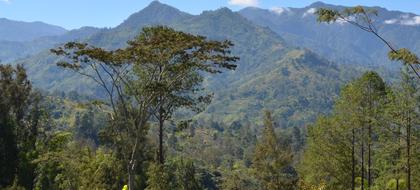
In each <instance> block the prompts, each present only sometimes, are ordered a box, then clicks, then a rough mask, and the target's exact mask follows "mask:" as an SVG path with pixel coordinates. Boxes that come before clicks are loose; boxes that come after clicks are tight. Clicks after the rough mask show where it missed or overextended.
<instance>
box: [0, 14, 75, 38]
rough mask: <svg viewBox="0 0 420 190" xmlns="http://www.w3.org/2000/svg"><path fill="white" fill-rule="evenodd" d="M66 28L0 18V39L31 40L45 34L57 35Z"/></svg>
mask: <svg viewBox="0 0 420 190" xmlns="http://www.w3.org/2000/svg"><path fill="white" fill-rule="evenodd" d="M66 32H67V30H66V29H64V28H62V27H59V26H54V25H50V24H45V23H42V22H20V21H13V20H9V19H5V18H0V41H18V42H23V41H31V40H34V39H37V38H40V37H45V36H57V35H61V34H64V33H66Z"/></svg>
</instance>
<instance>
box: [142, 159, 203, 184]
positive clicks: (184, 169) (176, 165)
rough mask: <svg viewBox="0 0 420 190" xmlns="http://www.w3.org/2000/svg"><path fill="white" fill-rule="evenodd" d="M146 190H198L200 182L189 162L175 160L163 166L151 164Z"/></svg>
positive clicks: (191, 163) (192, 165)
mask: <svg viewBox="0 0 420 190" xmlns="http://www.w3.org/2000/svg"><path fill="white" fill-rule="evenodd" d="M147 174H148V175H147V176H148V181H147V184H148V185H147V188H146V189H148V190H170V189H180V190H196V189H197V190H199V189H203V188H202V187H201V181H200V179H199V176H198V173H197V168H196V167H195V166H194V164H193V162H192V161H191V160H188V159H187V160H186V159H183V158H175V159H172V160H168V161H167V162H166V163H165V164H164V165H162V164H160V163H151V164H150V166H149V169H148V172H147Z"/></svg>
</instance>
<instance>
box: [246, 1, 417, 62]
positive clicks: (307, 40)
mask: <svg viewBox="0 0 420 190" xmlns="http://www.w3.org/2000/svg"><path fill="white" fill-rule="evenodd" d="M319 7H328V8H332V9H337V10H341V9H344V8H345V7H343V6H335V5H330V4H325V3H322V2H316V3H313V4H311V5H309V6H307V7H304V8H276V9H272V10H266V9H259V8H245V9H243V10H241V11H239V13H240V14H241V15H242V16H244V17H246V18H247V19H249V20H251V21H252V22H254V23H256V24H258V25H260V26H263V27H269V28H270V29H272V30H273V31H275V32H276V33H277V34H279V35H280V36H282V37H283V38H284V39H285V40H286V41H287V42H288V43H289V44H291V45H293V46H297V47H304V48H309V49H312V50H314V51H315V52H316V53H318V54H320V55H322V56H325V57H327V58H328V59H330V60H332V61H335V62H337V63H345V64H361V65H364V66H385V67H387V68H398V67H399V65H397V64H394V63H391V62H390V61H388V60H387V52H388V49H387V47H385V45H384V44H382V43H381V42H380V41H378V40H377V39H376V38H375V37H374V36H372V35H371V34H369V33H366V32H363V31H361V30H359V29H358V28H356V27H354V26H351V25H349V24H347V23H342V22H337V23H333V24H329V25H327V24H320V23H318V22H317V21H316V16H315V15H314V14H313V13H314V12H315V11H316V9H317V8H319ZM371 8H373V9H376V10H378V17H377V18H375V24H376V25H377V26H378V31H379V33H380V34H382V35H383V36H384V37H385V38H386V39H388V40H389V41H391V42H392V44H393V45H394V46H395V47H407V48H410V49H413V50H415V51H416V52H420V49H419V47H420V46H419V45H420V44H419V42H418V41H410V40H409V39H418V38H419V37H420V30H419V29H420V23H419V22H418V21H417V20H416V19H417V18H419V16H418V15H415V14H412V13H404V12H399V11H390V10H387V9H384V8H380V7H371ZM401 34H404V35H401Z"/></svg>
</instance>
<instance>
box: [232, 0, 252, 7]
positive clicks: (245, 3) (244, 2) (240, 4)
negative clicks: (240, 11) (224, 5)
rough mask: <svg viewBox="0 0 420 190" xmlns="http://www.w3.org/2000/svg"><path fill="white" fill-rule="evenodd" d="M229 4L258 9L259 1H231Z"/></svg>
mask: <svg viewBox="0 0 420 190" xmlns="http://www.w3.org/2000/svg"><path fill="white" fill-rule="evenodd" d="M229 4H231V5H237V6H244V7H257V6H258V4H259V0H229Z"/></svg>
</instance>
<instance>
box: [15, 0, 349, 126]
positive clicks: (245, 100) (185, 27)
mask: <svg viewBox="0 0 420 190" xmlns="http://www.w3.org/2000/svg"><path fill="white" fill-rule="evenodd" d="M149 25H167V26H170V27H173V28H174V29H177V30H180V31H185V32H189V33H193V34H199V35H203V36H206V37H208V38H209V39H214V40H225V39H229V40H231V41H232V42H233V43H234V45H235V46H234V47H233V49H232V50H233V51H232V53H233V54H234V55H236V56H239V57H240V61H239V62H238V68H237V69H236V71H234V72H230V73H225V74H220V75H217V76H213V77H211V78H208V79H207V80H208V81H207V85H208V87H209V88H210V89H212V91H214V92H215V99H214V101H213V105H211V106H210V107H209V109H208V111H207V113H211V115H212V116H211V117H212V119H214V120H217V121H221V122H227V123H232V122H234V121H247V120H256V118H260V114H258V113H261V111H262V110H264V109H272V110H273V111H274V117H275V118H276V119H279V120H280V121H281V124H282V125H302V124H303V123H305V122H307V121H312V120H313V119H314V118H315V117H316V115H318V114H320V113H326V112H328V110H329V108H330V107H331V104H332V100H333V99H334V96H335V95H336V94H337V92H338V90H339V87H340V85H341V84H342V83H343V82H344V81H345V80H347V79H349V77H350V76H351V75H349V73H352V72H355V69H351V68H350V67H346V66H338V65H336V64H333V63H330V62H328V61H327V60H326V59H323V58H321V57H320V56H318V55H316V54H315V53H313V52H311V51H309V50H303V49H302V50H300V49H295V48H292V47H291V46H289V45H288V44H287V43H286V42H285V40H284V39H283V38H282V37H281V36H280V35H277V34H276V33H274V32H272V31H271V30H270V29H268V28H263V27H259V26H257V25H255V24H253V23H252V22H250V21H248V20H247V19H245V18H244V17H242V16H241V15H239V14H238V13H235V12H232V11H231V10H229V9H227V8H222V9H219V10H216V11H206V12H203V13H202V14H200V15H197V16H193V15H189V14H187V13H183V12H181V11H179V10H177V9H175V8H173V7H170V6H168V5H165V4H161V3H159V2H157V1H154V2H152V3H151V4H150V5H149V6H148V7H146V8H145V9H143V10H141V11H140V12H138V13H135V14H133V15H132V16H130V17H129V18H128V19H127V20H125V21H124V22H123V23H122V24H121V25H119V26H117V27H116V28H112V29H104V30H100V31H99V32H98V33H96V34H93V35H92V36H90V37H87V38H86V40H84V41H85V42H88V43H91V44H94V45H98V46H100V47H105V48H108V49H115V48H120V47H124V46H125V45H126V42H127V41H129V40H131V39H133V38H134V37H135V36H136V35H137V34H138V32H139V31H141V29H142V28H143V27H144V26H149ZM56 61H57V58H56V57H54V56H52V55H51V54H50V53H49V51H44V52H42V53H40V54H37V55H35V56H31V57H28V58H27V59H24V60H20V61H18V63H23V64H25V67H26V68H28V73H29V74H30V75H29V76H30V77H31V79H32V81H34V84H35V85H36V86H38V87H41V88H43V89H48V90H50V91H67V92H69V91H72V90H75V91H78V92H80V93H84V94H88V95H94V96H101V95H103V92H102V91H98V90H96V89H95V88H94V85H93V81H90V80H86V79H85V78H83V77H80V76H76V75H74V74H71V73H67V72H64V71H62V70H61V69H60V68H58V67H57V66H56V65H55V62H56ZM343 67H346V69H343ZM261 73H266V74H265V75H261ZM353 74H355V73H353ZM87 83H90V84H92V85H91V87H89V85H82V84H87ZM302 84H303V85H307V87H308V88H307V87H303V86H302ZM309 87H310V88H309ZM286 89H293V90H286ZM251 92H254V93H251ZM255 92H257V93H255ZM272 93H275V97H276V98H274V97H272V96H270V94H272ZM277 97H281V98H277ZM324 97H328V98H326V99H325V98H324ZM313 99H317V100H315V101H312V100H313ZM278 101H281V102H278ZM309 101H310V102H311V103H310V104H311V105H310V106H307V104H308V102H309ZM219 107H221V108H223V109H219ZM203 117H204V118H207V119H209V116H208V115H207V114H203V115H202V118H203Z"/></svg>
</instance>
